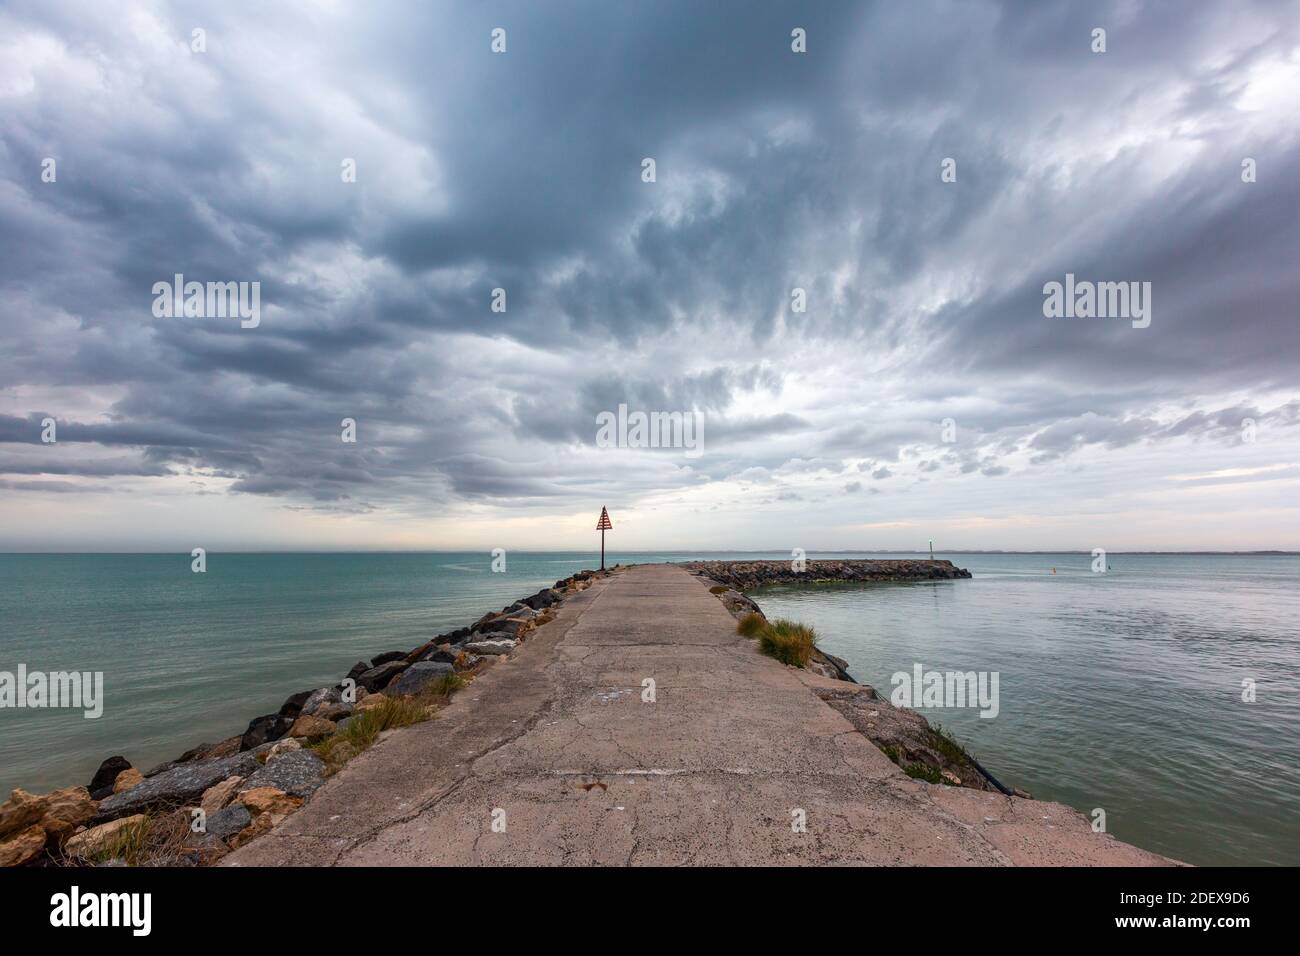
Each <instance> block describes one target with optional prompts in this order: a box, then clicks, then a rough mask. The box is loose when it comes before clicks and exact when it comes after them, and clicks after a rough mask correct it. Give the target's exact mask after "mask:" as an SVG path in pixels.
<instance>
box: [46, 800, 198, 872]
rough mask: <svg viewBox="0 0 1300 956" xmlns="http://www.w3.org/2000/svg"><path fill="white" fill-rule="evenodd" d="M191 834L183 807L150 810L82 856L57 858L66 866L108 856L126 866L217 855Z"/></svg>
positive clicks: (187, 862) (174, 863)
mask: <svg viewBox="0 0 1300 956" xmlns="http://www.w3.org/2000/svg"><path fill="white" fill-rule="evenodd" d="M193 837H194V834H193V832H192V831H191V830H190V814H189V812H188V811H187V810H184V809H179V810H172V811H169V812H162V813H154V814H151V815H149V816H147V817H145V819H143V820H140V821H138V822H136V823H132V824H129V825H128V826H125V827H123V828H122V829H121V830H119V831H118V832H117V833H116V834H114V836H113V839H111V840H109V841H108V842H107V843H105V844H104V845H103V846H102V847H100V848H99V849H98V850H96V851H95V852H94V853H92V854H90V855H89V856H88V857H86V858H85V859H78V858H74V857H65V858H63V859H62V861H61V862H62V863H63V864H64V865H67V866H86V865H94V864H98V863H107V862H108V861H110V860H120V861H122V862H123V863H125V864H126V865H127V866H193V865H196V864H202V863H207V862H210V858H214V857H215V856H219V855H220V853H219V852H218V853H214V852H213V850H212V848H211V847H205V846H203V845H201V844H199V843H196V842H194V841H193V839H192V838H193Z"/></svg>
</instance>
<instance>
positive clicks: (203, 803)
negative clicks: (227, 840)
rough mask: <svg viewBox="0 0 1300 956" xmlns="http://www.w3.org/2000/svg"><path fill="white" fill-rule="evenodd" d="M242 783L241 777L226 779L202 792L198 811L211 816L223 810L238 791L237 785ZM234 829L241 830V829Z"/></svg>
mask: <svg viewBox="0 0 1300 956" xmlns="http://www.w3.org/2000/svg"><path fill="white" fill-rule="evenodd" d="M243 782H244V778H243V777H227V778H226V779H225V780H223V781H221V782H220V783H218V784H214V785H213V786H211V787H208V789H207V790H204V791H203V797H202V798H201V799H200V800H199V809H201V810H202V811H203V812H204V813H206V814H207V815H208V818H209V819H211V817H212V815H213V814H215V813H216V812H217V811H218V810H222V809H224V808H225V806H226V804H228V803H229V802H230V801H231V800H232V799H233V798H234V796H235V794H236V793H237V792H238V790H239V785H240V784H241V783H243ZM236 829H240V830H242V829H243V827H237V828H236Z"/></svg>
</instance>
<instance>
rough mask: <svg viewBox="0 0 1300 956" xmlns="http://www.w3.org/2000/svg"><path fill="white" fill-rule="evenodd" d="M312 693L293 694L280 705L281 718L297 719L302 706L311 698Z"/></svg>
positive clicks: (307, 691) (300, 692)
mask: <svg viewBox="0 0 1300 956" xmlns="http://www.w3.org/2000/svg"><path fill="white" fill-rule="evenodd" d="M313 693H314V691H310V690H304V691H299V692H298V693H296V694H294V695H293V696H292V697H290V698H289V699H288V700H286V701H285V702H284V703H283V704H281V705H280V716H281V717H297V716H298V715H299V714H301V713H302V708H303V705H304V704H306V703H307V701H308V700H309V699H310V698H311V695H312V694H313Z"/></svg>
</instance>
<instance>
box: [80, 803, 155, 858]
mask: <svg viewBox="0 0 1300 956" xmlns="http://www.w3.org/2000/svg"><path fill="white" fill-rule="evenodd" d="M147 819H149V818H148V817H146V816H145V815H144V814H143V813H137V814H135V815H133V816H129V817H122V818H120V819H117V820H112V821H110V822H108V823H103V824H100V825H99V826H97V827H91V828H90V829H89V830H83V831H82V832H81V833H78V834H77V835H76V836H74V837H72V838H71V839H69V840H68V842H67V843H65V844H64V845H63V852H64V853H65V854H67V855H68V856H70V857H74V858H76V859H80V860H87V859H90V858H91V857H93V856H95V855H96V854H97V853H100V852H101V851H103V850H104V849H105V848H107V847H108V846H109V844H111V843H112V842H113V840H115V839H116V838H117V836H118V835H119V834H120V833H121V832H122V831H123V830H125V829H128V828H129V827H133V826H136V825H138V824H140V823H143V822H144V821H146V820H147Z"/></svg>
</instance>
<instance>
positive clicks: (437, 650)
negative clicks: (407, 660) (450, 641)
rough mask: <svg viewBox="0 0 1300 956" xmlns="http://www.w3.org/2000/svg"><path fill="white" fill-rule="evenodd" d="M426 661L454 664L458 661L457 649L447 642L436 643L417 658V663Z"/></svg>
mask: <svg viewBox="0 0 1300 956" xmlns="http://www.w3.org/2000/svg"><path fill="white" fill-rule="evenodd" d="M424 662H433V663H442V664H454V663H456V651H454V650H453V649H452V648H451V647H450V646H448V645H446V644H441V645H435V646H434V647H431V648H430V649H429V650H427V651H425V652H424V653H423V654H422V655H420V657H419V659H418V660H416V663H417V664H419V663H424Z"/></svg>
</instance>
